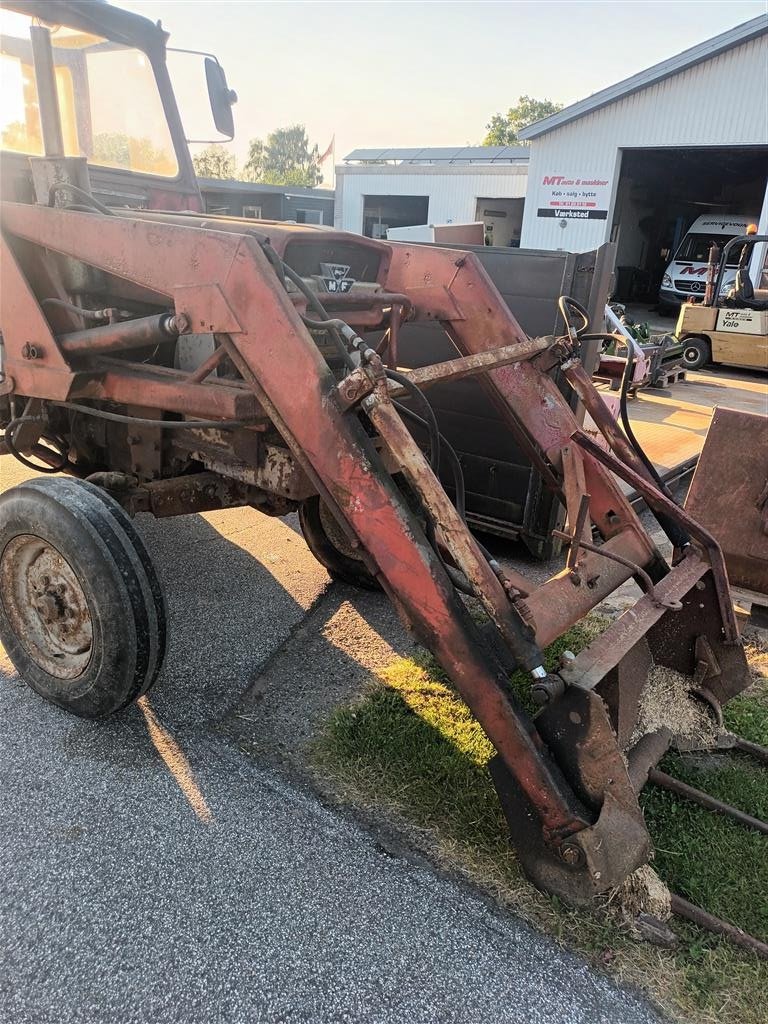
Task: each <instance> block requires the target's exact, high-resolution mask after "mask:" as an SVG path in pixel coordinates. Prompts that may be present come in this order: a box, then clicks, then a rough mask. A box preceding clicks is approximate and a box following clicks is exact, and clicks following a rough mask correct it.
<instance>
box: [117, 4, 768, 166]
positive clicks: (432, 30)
mask: <svg viewBox="0 0 768 1024" xmlns="http://www.w3.org/2000/svg"><path fill="white" fill-rule="evenodd" d="M115 2H116V3H118V5H119V6H122V7H126V8H128V9H130V10H133V11H136V12H138V13H141V14H143V15H145V16H146V17H148V18H151V19H152V20H153V21H156V20H157V19H160V20H161V21H162V23H163V27H164V28H165V29H166V30H167V31H169V32H170V33H171V39H170V42H169V45H170V46H178V47H187V48H190V49H200V50H209V51H211V52H213V53H215V54H216V56H217V57H218V58H219V60H220V61H221V63H222V64H223V66H224V68H225V70H226V73H227V78H228V81H229V84H230V87H231V88H233V89H235V90H236V92H237V94H238V103H237V105H236V106H235V108H234V114H235V126H236V133H237V134H236V138H235V141H234V142H233V143H232V144H231V147H230V148H232V149H234V150H235V152H236V153H237V155H238V159H239V160H240V161H242V160H243V159H244V157H245V154H246V152H247V148H248V140H249V139H251V138H255V137H260V138H263V137H264V136H266V134H267V133H268V132H269V131H271V130H273V129H275V128H278V127H283V126H287V125H289V124H296V123H302V124H305V125H306V127H307V131H308V134H309V137H310V141H311V142H312V143H317V145H318V146H319V147H320V151H321V152H323V151H324V150H325V149H326V148H327V146H328V145H329V143H330V141H331V138H332V137H333V136H334V135H335V139H336V147H335V154H336V162H337V163H338V162H340V161H341V160H342V159H343V158H344V156H345V155H346V154H347V153H348V152H350V151H351V150H352V149H357V148H362V147H365V148H369V147H370V148H372V147H382V148H384V147H393V146H454V145H455V146H463V145H477V144H479V143H481V142H482V140H483V136H484V134H485V125H486V124H487V122H488V120H489V119H490V117H491V116H492V115H493V114H494V113H495V112H497V111H506V110H507V109H508V108H509V107H510V106H513V105H514V104H515V102H516V100H517V97H518V96H520V95H521V94H528V95H530V96H534V97H536V98H540V99H542V98H548V99H551V100H554V101H557V102H560V103H564V104H568V103H573V102H574V101H576V100H578V99H583V98H584V97H585V96H588V95H590V94H591V93H594V92H597V91H598V90H599V89H602V88H604V87H605V86H608V85H611V84H613V83H614V82H617V81H620V80H621V79H623V78H627V77H629V76H630V75H633V74H635V73H636V72H638V71H641V70H643V69H644V68H647V67H650V66H651V65H652V64H655V63H658V62H659V61H661V60H664V59H666V58H667V57H671V56H674V55H675V54H676V53H679V52H680V51H681V50H684V49H687V48H688V47H690V46H694V45H695V44H697V43H700V42H702V41H703V40H705V39H709V38H711V37H712V36H715V35H718V34H719V33H721V32H724V31H726V30H727V29H729V28H732V27H733V26H735V25H738V24H740V23H742V22H744V21H747V20H749V19H750V18H754V17H757V16H758V15H759V14H762V13H763V12H765V11H766V9H768V5H767V4H766V2H765V0H727V2H723V0H716V2H708V0H663V2H658V3H657V2H653V0H646V2H634V0H628V2H621V0H609V2H605V3H603V2H570V3H569V2H547V0H539V2H527V0H525V2H511V0H506V2H496V3H490V2H475V3H466V2H450V0H441V2H418V0H417V2H410V3H408V2H395V0H388V2H374V0H355V2H334V0H329V2H298V0H279V2H253V0H251V2H245V0H243V2H230V0H220V2H206V0H191V2H190V0H133V2H126V0H115ZM185 100H186V101H187V102H188V103H190V104H191V103H192V102H194V101H193V100H192V98H191V97H185V96H184V95H180V96H179V105H180V107H181V114H182V119H184V112H185V109H184V108H185ZM324 169H325V182H324V183H325V184H330V178H331V174H330V161H329V162H328V163H326V164H325V165H324Z"/></svg>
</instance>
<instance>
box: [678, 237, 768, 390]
mask: <svg viewBox="0 0 768 1024" xmlns="http://www.w3.org/2000/svg"><path fill="white" fill-rule="evenodd" d="M767 239H768V235H757V234H755V233H754V232H750V231H749V229H747V234H746V235H739V236H737V237H736V238H732V239H731V240H730V241H729V242H727V243H726V244H725V245H724V246H723V249H722V252H721V251H720V248H719V247H718V246H717V245H714V244H713V245H712V248H711V249H710V251H709V273H708V275H707V288H706V291H705V293H704V301H703V302H702V303H695V302H687V303H685V304H684V305H683V306H681V307H680V316H679V317H678V321H677V327H676V329H675V334H676V335H677V337H678V340H679V341H680V343H681V344H682V346H683V366H684V367H685V369H686V370H699V369H701V368H702V366H704V365H705V364H707V363H728V364H729V365H730V366H741V367H744V368H745V369H750V370H768V290H765V289H763V290H758V291H756V290H755V289H754V287H753V286H752V282H751V280H750V277H749V259H750V256H751V254H752V250H753V246H754V245H755V243H757V242H764V241H766V240H767ZM737 246H742V252H741V256H740V258H739V265H738V269H737V271H736V279H735V281H734V284H733V287H732V288H730V289H729V291H728V293H727V294H726V295H725V296H723V295H721V288H722V281H723V274H724V273H725V268H726V266H727V262H728V257H729V256H730V253H731V250H732V249H734V248H736V247H737Z"/></svg>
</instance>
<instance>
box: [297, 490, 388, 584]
mask: <svg viewBox="0 0 768 1024" xmlns="http://www.w3.org/2000/svg"><path fill="white" fill-rule="evenodd" d="M299 525H300V526H301V532H302V533H303V534H304V540H305V541H306V542H307V547H308V548H309V550H310V551H311V552H312V554H313V555H314V556H315V558H316V559H317V560H318V562H319V563H320V564H321V565H323V566H325V568H326V569H327V570H328V575H329V576H330V577H331V579H334V580H338V581H339V582H340V583H348V584H350V586H353V587H358V588H359V589H361V590H380V589H381V588H380V586H379V584H378V583H377V582H376V580H375V579H374V577H373V576H372V575H371V573H370V572H369V571H368V567H367V566H366V564H365V562H364V561H363V560H362V558H359V557H357V556H356V554H355V553H354V549H353V548H352V547H351V546H349V542H348V541H347V538H346V536H345V534H344V533H343V531H342V530H341V528H340V527H339V526H338V525H337V523H336V521H335V519H333V517H332V515H331V513H330V511H329V510H328V508H327V506H326V505H325V504H324V503H323V502H322V501H321V499H320V497H319V496H318V495H314V496H313V497H311V498H307V500H306V501H304V502H302V504H301V506H300V507H299Z"/></svg>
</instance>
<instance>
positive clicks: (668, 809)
mask: <svg viewBox="0 0 768 1024" xmlns="http://www.w3.org/2000/svg"><path fill="white" fill-rule="evenodd" d="M605 625H606V620H602V619H599V618H598V617H596V616H592V617H591V618H590V619H587V620H586V621H585V622H582V623H580V624H579V625H578V626H576V627H575V628H574V629H572V630H570V631H569V632H568V633H567V634H566V635H565V636H563V637H561V638H560V639H559V640H558V641H557V642H556V643H555V644H553V645H552V647H550V648H549V649H548V651H547V653H546V656H547V662H548V667H549V668H555V667H556V665H557V664H558V662H559V659H560V654H561V653H562V651H563V650H565V649H570V650H573V651H574V652H577V651H578V650H580V649H581V648H582V647H584V646H585V645H586V644H587V643H589V641H590V640H591V639H593V638H594V636H595V635H596V634H597V633H599V632H600V631H601V630H602V629H603V628H605ZM748 653H749V655H750V661H751V664H752V666H753V671H757V674H762V676H763V678H762V680H757V681H756V683H755V685H754V686H753V687H752V688H751V689H750V691H749V693H748V694H747V695H741V696H740V697H738V698H736V699H735V700H734V701H732V702H731V704H730V705H729V706H728V708H727V709H726V724H727V725H728V727H730V728H732V729H734V730H736V731H738V732H740V733H741V734H742V735H743V736H745V737H746V738H748V739H751V740H753V741H755V742H757V743H762V744H768V680H766V679H765V678H764V676H768V655H766V652H765V651H764V650H758V649H756V648H753V649H751V650H750V651H749V652H748ZM512 685H513V687H514V688H515V690H516V691H517V692H518V693H519V695H520V696H521V698H522V699H523V700H524V701H526V702H527V701H528V679H527V677H526V676H525V675H524V674H516V675H515V676H513V677H512ZM492 753H493V748H492V747H491V744H490V743H489V742H488V740H487V738H486V736H485V734H484V733H483V731H482V729H481V728H480V726H479V725H478V724H477V722H476V721H475V720H474V718H473V717H472V715H471V714H470V712H469V710H468V708H467V707H466V705H465V704H464V702H463V701H462V700H461V699H460V698H459V697H458V696H457V695H456V693H455V692H454V691H453V690H452V689H451V687H450V686H449V685H448V683H447V680H446V678H445V676H444V674H443V673H442V672H441V670H440V669H439V668H438V666H437V665H436V663H435V662H434V660H433V659H432V658H431V656H429V655H427V654H424V655H421V656H419V657H417V658H416V659H413V660H410V659H399V660H398V661H396V662H395V663H394V664H392V665H391V666H389V667H388V668H387V669H386V670H385V671H383V672H382V673H381V678H380V681H378V682H376V683H375V684H373V685H372V686H371V688H370V690H369V692H367V693H366V694H365V695H364V696H363V697H362V698H361V699H359V700H358V701H356V702H355V703H354V704H352V705H350V706H347V707H344V708H341V709H339V710H338V711H337V712H336V713H335V714H334V715H333V717H332V718H331V720H330V722H329V723H328V727H327V730H326V732H325V734H324V737H323V739H322V740H321V741H320V743H319V745H318V747H317V751H316V754H317V759H318V763H319V766H320V767H321V768H322V770H323V772H324V774H325V775H326V776H330V778H331V780H332V782H333V784H334V786H335V788H336V789H337V790H338V791H339V792H340V794H341V795H342V797H344V798H346V799H348V800H350V801H351V802H353V803H356V804H357V805H358V806H364V807H366V808H369V809H376V810H377V812H383V813H385V814H386V815H387V816H388V817H389V818H390V819H394V820H395V822H396V823H397V824H398V825H399V827H400V828H402V829H403V830H404V831H405V832H406V833H408V834H409V835H410V837H411V838H412V839H413V840H414V841H415V842H416V843H417V844H418V845H420V846H422V847H424V848H428V850H429V852H430V854H431V855H432V856H435V857H436V858H437V859H438V861H439V862H441V863H442V864H444V865H446V866H449V867H452V868H456V869H458V870H460V871H462V872H463V873H464V874H465V875H467V876H469V877H470V878H472V879H473V880H475V881H477V882H479V883H480V884H481V885H483V886H484V887H485V888H486V889H489V890H490V891H492V892H493V894H494V895H495V896H496V897H497V898H498V899H499V900H500V901H501V902H502V903H503V904H505V905H506V906H508V907H510V908H511V909H513V910H515V911H516V912H517V913H519V914H521V915H522V916H524V917H526V918H527V919H528V920H530V921H531V922H532V923H534V924H535V925H537V926H539V927H541V928H542V929H544V930H545V931H547V932H549V933H550V934H552V935H554V936H555V937H556V938H558V939H560V940H562V941H564V942H566V943H567V944H568V945H570V946H571V947H573V948H575V949H577V950H579V951H580V952H582V953H583V954H585V955H586V956H587V957H588V958H589V959H590V960H591V961H592V962H593V963H596V964H597V965H599V966H601V967H603V968H605V969H608V970H609V971H610V972H611V973H612V974H614V975H615V976H616V977H617V978H619V979H620V980H623V981H625V982H629V983H632V984H635V985H637V986H639V987H641V988H643V989H644V990H645V991H646V992H648V993H649V994H650V995H651V996H652V997H653V998H654V999H655V1000H656V1002H658V1003H659V1004H660V1005H661V1006H662V1007H663V1008H665V1009H666V1010H667V1011H669V1012H671V1013H673V1014H674V1015H675V1016H678V1017H681V1016H684V1017H685V1018H686V1019H688V1020H694V1021H697V1022H699V1024H714V1022H715V1021H717V1022H718V1024H726V1022H728V1024H730V1022H734V1024H735V1022H739V1024H762V1022H763V1021H764V1020H765V1015H764V1014H765V1006H764V999H765V995H764V994H765V992H766V991H768V965H766V964H765V963H762V962H760V961H758V960H757V959H756V958H755V957H753V956H752V955H750V954H746V953H742V952H740V951H738V950H736V949H735V948H734V947H732V946H731V945H729V944H728V943H726V942H724V941H722V940H720V939H718V938H716V937H715V936H712V935H710V934H709V933H707V932H703V931H701V930H699V929H697V928H695V927H694V926H689V925H687V924H685V923H684V922H681V921H678V920H676V921H675V930H676V931H677V932H678V933H679V934H680V936H681V940H682V941H681V943H680V945H679V947H678V948H677V949H676V950H674V951H666V950H661V949H658V948H656V947H652V946H648V945H644V944H638V943H636V942H634V941H633V940H631V939H630V938H629V937H628V936H627V935H626V934H624V933H623V932H622V931H621V930H620V929H619V927H618V926H616V925H615V924H614V923H612V922H611V921H610V920H607V919H606V918H605V917H601V916H597V915H591V914H584V913H577V912H575V911H573V910H571V909H569V908H567V907H564V906H563V905H562V904H561V903H560V902H559V901H558V900H557V899H555V898H552V897H548V896H545V895H543V894H542V893H539V892H538V891H537V890H535V889H534V888H533V887H532V886H531V885H530V884H529V883H528V882H527V881H526V880H525V879H524V878H523V876H522V874H521V872H520V868H519V865H518V863H517V860H516V857H515V855H514V853H513V852H512V851H511V849H510V848H509V846H508V843H507V840H506V823H505V821H504V819H503V816H502V813H501V810H500V807H499V804H498V801H497V798H496V793H495V790H494V789H493V786H492V784H491V780H490V776H489V774H488V771H487V767H486V766H487V762H488V760H489V758H490V757H491V756H492ZM661 767H662V768H664V770H666V771H668V772H669V773H670V774H672V775H675V776H676V777H678V778H681V779H683V780H684V781H686V782H689V783H691V784H692V785H696V786H698V787H699V788H702V789H706V790H707V791H709V792H712V793H713V794H714V795H716V796H718V797H720V798H721V799H724V800H728V801H729V802H731V803H734V804H736V805H737V806H740V807H742V808H743V809H744V810H747V811H749V812H750V813H753V814H756V815H758V816H759V817H764V818H768V772H766V770H765V769H764V768H762V767H760V766H758V765H756V764H755V763H754V762H753V761H752V760H751V759H748V758H745V757H743V756H741V755H734V754H685V755H681V754H671V755H668V757H667V758H666V759H665V760H664V762H662V765H661ZM642 803H643V808H644V812H645V815H646V820H647V823H648V828H649V830H650V833H651V837H652V839H653V841H654V845H655V846H656V861H655V865H654V866H655V867H656V869H657V871H658V872H659V874H660V875H661V877H662V878H663V879H664V880H665V881H666V882H667V883H668V884H669V885H670V886H671V887H672V888H673V889H675V890H676V891H678V892H680V893H681V895H684V896H686V897H688V898H689V899H690V900H692V901H693V902H695V903H698V904H700V905H702V906H705V907H707V909H709V910H711V911H712V912H713V913H715V914H718V915H720V916H722V917H724V918H726V919H727V920H729V921H732V922H734V923H735V924H737V925H739V926H741V927H742V928H745V929H746V930H748V931H751V932H752V933H753V934H755V935H759V936H760V937H761V938H763V939H766V940H768V857H767V856H766V841H765V838H764V837H762V836H759V835H757V834H755V833H752V832H750V831H748V830H746V829H743V828H741V827H740V826H738V825H736V824H735V823H731V822H728V821H726V820H725V819H722V818H716V817H715V816H714V815H710V814H707V813H706V812H705V811H703V810H701V809H699V808H696V807H694V806H693V805H691V804H688V803H685V802H683V801H681V800H679V799H677V798H675V797H674V796H672V794H669V793H665V792H663V791H660V790H657V789H655V788H653V787H646V789H645V791H644V793H643V797H642Z"/></svg>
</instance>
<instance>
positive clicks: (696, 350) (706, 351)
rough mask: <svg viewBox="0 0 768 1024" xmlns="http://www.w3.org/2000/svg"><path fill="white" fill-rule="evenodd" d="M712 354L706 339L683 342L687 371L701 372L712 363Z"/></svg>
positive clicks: (687, 339)
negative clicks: (703, 367)
mask: <svg viewBox="0 0 768 1024" xmlns="http://www.w3.org/2000/svg"><path fill="white" fill-rule="evenodd" d="M711 359H712V353H711V351H710V348H709V342H708V341H705V340H704V338H686V339H685V341H684V342H683V366H684V367H685V368H686V370H700V369H701V368H702V366H704V365H705V364H706V363H708V362H710V360H711Z"/></svg>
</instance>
